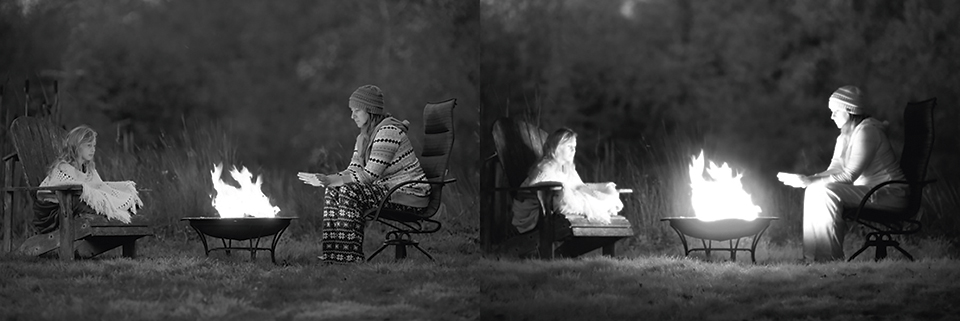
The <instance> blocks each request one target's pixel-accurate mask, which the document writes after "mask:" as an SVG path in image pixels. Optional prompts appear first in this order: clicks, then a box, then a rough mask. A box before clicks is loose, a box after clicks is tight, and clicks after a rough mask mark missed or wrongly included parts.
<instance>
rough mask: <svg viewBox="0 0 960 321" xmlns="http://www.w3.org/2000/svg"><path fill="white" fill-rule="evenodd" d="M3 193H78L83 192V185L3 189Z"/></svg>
mask: <svg viewBox="0 0 960 321" xmlns="http://www.w3.org/2000/svg"><path fill="white" fill-rule="evenodd" d="M3 191H5V192H17V191H24V192H36V191H51V192H55V191H70V192H80V191H83V185H77V184H69V185H53V186H36V187H26V186H23V187H5V188H3Z"/></svg>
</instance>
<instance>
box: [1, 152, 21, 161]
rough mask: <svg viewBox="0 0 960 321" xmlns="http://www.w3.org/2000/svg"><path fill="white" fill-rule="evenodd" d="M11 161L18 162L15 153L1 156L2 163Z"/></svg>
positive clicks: (17, 155) (18, 158)
mask: <svg viewBox="0 0 960 321" xmlns="http://www.w3.org/2000/svg"><path fill="white" fill-rule="evenodd" d="M11 159H13V160H17V161H19V160H20V155H19V154H17V152H13V153H10V154H7V155H6V156H3V161H4V162H6V161H8V160H11Z"/></svg>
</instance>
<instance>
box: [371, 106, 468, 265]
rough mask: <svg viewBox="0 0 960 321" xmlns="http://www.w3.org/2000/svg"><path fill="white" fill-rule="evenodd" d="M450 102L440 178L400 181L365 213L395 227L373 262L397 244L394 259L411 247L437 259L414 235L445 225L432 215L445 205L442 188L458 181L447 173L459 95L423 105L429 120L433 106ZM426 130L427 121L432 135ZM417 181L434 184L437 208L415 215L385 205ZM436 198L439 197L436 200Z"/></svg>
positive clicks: (433, 190) (400, 256) (425, 116)
mask: <svg viewBox="0 0 960 321" xmlns="http://www.w3.org/2000/svg"><path fill="white" fill-rule="evenodd" d="M447 103H450V104H451V107H450V111H449V112H450V116H449V117H450V118H449V121H450V128H449V133H450V140H449V141H448V142H445V143H448V144H449V145H447V146H444V148H445V151H446V154H445V155H444V156H443V157H444V158H445V159H443V162H442V168H443V173H442V174H440V175H439V176H438V177H437V179H429V178H428V179H426V180H412V181H405V182H401V183H400V184H397V185H396V186H394V187H392V188H390V189H389V190H388V191H387V193H386V194H385V195H384V196H383V198H381V199H380V200H379V201H378V203H377V207H375V208H372V209H369V210H367V211H366V212H365V213H364V219H365V220H366V221H368V222H374V221H376V222H380V223H381V224H383V225H386V226H387V227H390V228H392V229H393V230H391V231H388V232H387V234H386V236H385V237H384V241H383V244H381V245H380V247H379V248H377V250H376V251H374V252H373V254H371V255H370V257H369V258H367V261H372V260H373V259H374V258H376V257H377V255H379V254H380V252H382V251H383V250H385V249H386V248H387V247H390V246H393V247H394V250H395V251H394V259H396V260H400V259H404V258H406V257H407V247H408V246H412V247H413V248H415V249H417V250H419V251H420V252H421V253H423V254H424V255H426V256H427V258H430V260H434V258H433V256H431V255H430V253H427V251H426V250H424V249H423V248H422V247H420V242H418V241H416V240H414V239H413V235H414V234H430V233H435V232H437V231H439V230H440V228H441V227H442V226H443V224H442V223H440V221H438V220H436V219H434V218H433V216H435V215H436V214H437V213H438V212H439V211H440V207H441V205H442V203H440V202H441V199H440V198H441V196H442V192H443V187H445V186H446V185H448V184H451V183H454V182H456V181H457V179H456V178H448V177H447V175H448V174H449V172H450V170H449V164H450V153H451V151H452V150H453V144H454V139H455V131H454V130H455V126H454V120H453V110H454V109H455V108H456V106H457V100H456V98H451V99H447V100H444V101H440V102H431V103H427V105H426V106H425V107H424V119H425V120H426V119H427V115H428V113H430V112H431V110H430V109H429V108H431V106H439V105H443V104H447ZM427 131H428V126H427V124H424V135H429V134H430V133H427ZM426 150H427V148H424V150H423V151H421V153H420V154H419V155H418V157H420V158H421V159H422V158H423V157H424V155H423V153H424V152H426ZM418 183H422V184H430V185H431V186H432V187H433V188H432V189H431V191H430V198H431V202H434V201H436V202H438V204H437V206H436V208H431V207H428V211H427V213H424V214H419V215H418V214H413V213H404V212H399V211H396V210H390V209H387V208H385V206H386V205H387V204H389V202H390V196H391V195H393V193H395V192H396V191H397V190H399V189H400V188H401V187H403V186H407V185H411V184H418ZM434 198H436V199H435V200H434ZM386 212H390V213H391V215H382V214H384V213H386Z"/></svg>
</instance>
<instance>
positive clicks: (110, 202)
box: [33, 125, 143, 234]
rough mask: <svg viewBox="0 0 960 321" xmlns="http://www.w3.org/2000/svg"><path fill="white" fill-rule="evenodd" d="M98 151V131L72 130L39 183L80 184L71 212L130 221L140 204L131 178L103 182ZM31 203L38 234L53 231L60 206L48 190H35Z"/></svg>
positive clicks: (87, 128) (81, 127)
mask: <svg viewBox="0 0 960 321" xmlns="http://www.w3.org/2000/svg"><path fill="white" fill-rule="evenodd" d="M96 151H97V133H96V132H95V131H93V129H91V128H90V127H87V126H83V125H81V126H78V127H77V128H74V129H73V130H71V131H70V132H69V133H68V134H67V136H66V138H64V142H63V145H62V146H61V150H60V153H59V156H58V157H57V159H56V160H55V161H54V162H53V163H52V164H50V169H49V171H48V172H47V177H46V178H45V179H44V180H43V182H41V183H40V186H53V185H71V184H79V185H82V186H83V192H81V194H80V202H76V204H74V208H73V210H74V214H76V215H80V214H95V215H96V214H99V215H103V216H106V217H107V218H109V219H115V220H119V221H121V222H123V223H130V215H131V214H136V213H137V209H138V208H139V207H142V206H143V202H142V201H141V200H140V196H139V195H137V190H136V184H135V183H134V182H132V181H123V182H104V181H103V179H101V178H100V173H98V172H97V169H96V163H95V162H94V161H93V156H94V154H95V153H96ZM37 200H38V201H37V202H35V203H34V207H33V208H34V214H35V217H34V221H33V224H34V227H36V229H37V232H38V233H40V234H44V233H49V232H53V231H55V230H56V229H57V227H58V225H59V222H60V220H59V219H58V217H59V212H60V205H59V202H58V201H57V198H56V196H55V194H54V193H53V192H51V191H37Z"/></svg>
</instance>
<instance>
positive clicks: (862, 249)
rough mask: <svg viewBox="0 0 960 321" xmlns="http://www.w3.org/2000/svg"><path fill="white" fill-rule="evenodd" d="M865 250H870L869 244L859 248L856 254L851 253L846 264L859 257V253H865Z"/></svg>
mask: <svg viewBox="0 0 960 321" xmlns="http://www.w3.org/2000/svg"><path fill="white" fill-rule="evenodd" d="M867 248H870V244H869V243H864V244H863V246H862V247H860V249H859V250H857V252H855V253H853V255H851V256H850V258H849V259H847V262H850V261H853V259H854V258H856V257H857V255H860V253H863V251H866V250H867Z"/></svg>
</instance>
